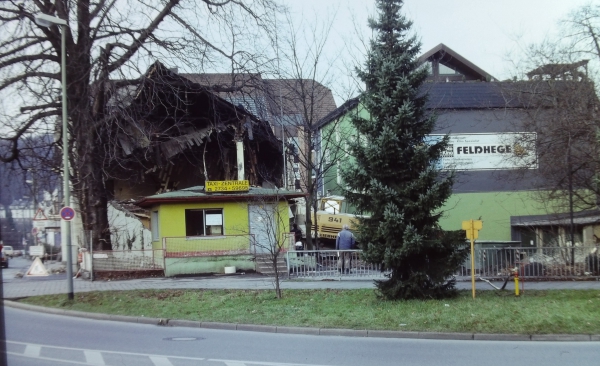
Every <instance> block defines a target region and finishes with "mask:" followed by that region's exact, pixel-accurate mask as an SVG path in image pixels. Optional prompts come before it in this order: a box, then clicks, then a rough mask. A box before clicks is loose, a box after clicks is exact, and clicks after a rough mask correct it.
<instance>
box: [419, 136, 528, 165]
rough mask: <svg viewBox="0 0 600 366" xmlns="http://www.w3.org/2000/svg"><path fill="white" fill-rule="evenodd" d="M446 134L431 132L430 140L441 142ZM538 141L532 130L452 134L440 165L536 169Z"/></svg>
mask: <svg viewBox="0 0 600 366" xmlns="http://www.w3.org/2000/svg"><path fill="white" fill-rule="evenodd" d="M443 137H444V135H429V141H439V140H440V139H442V138H443ZM535 140H536V134H535V133H531V132H519V133H468V134H450V135H449V142H448V148H447V149H446V151H445V152H444V153H443V154H442V158H441V161H440V165H441V166H440V168H441V169H454V170H487V169H536V168H537V154H536V151H535Z"/></svg>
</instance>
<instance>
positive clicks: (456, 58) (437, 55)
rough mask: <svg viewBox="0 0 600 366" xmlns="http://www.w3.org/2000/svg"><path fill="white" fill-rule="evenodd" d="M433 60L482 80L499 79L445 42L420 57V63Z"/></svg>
mask: <svg viewBox="0 0 600 366" xmlns="http://www.w3.org/2000/svg"><path fill="white" fill-rule="evenodd" d="M433 60H437V61H439V62H440V63H441V64H443V65H446V66H448V67H450V68H453V69H455V70H457V71H458V72H460V73H462V74H465V75H468V76H471V77H473V78H475V79H480V80H482V81H491V80H497V79H496V78H495V77H493V76H492V75H490V74H489V73H487V72H485V71H484V70H482V69H481V68H479V67H478V66H477V65H475V64H474V63H472V62H471V61H469V60H467V59H466V58H464V57H463V56H461V55H460V54H459V53H458V52H456V51H454V50H453V49H451V48H450V47H448V46H446V45H445V44H443V43H440V44H439V45H437V46H435V47H434V48H432V49H431V50H429V51H427V52H425V53H424V54H423V55H421V57H419V62H420V63H425V62H426V61H433Z"/></svg>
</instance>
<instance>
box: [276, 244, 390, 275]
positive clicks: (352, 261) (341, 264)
mask: <svg viewBox="0 0 600 366" xmlns="http://www.w3.org/2000/svg"><path fill="white" fill-rule="evenodd" d="M361 252H362V251H361V250H302V251H294V250H290V251H287V252H286V253H284V259H285V261H286V265H287V269H288V274H289V277H290V278H303V277H305V278H306V277H315V278H316V277H320V278H341V277H361V278H373V279H376V278H383V277H384V275H385V274H386V272H383V271H382V270H381V266H380V265H374V264H370V263H367V262H365V261H364V260H362V258H361Z"/></svg>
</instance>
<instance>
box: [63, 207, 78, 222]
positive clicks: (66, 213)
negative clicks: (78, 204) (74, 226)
mask: <svg viewBox="0 0 600 366" xmlns="http://www.w3.org/2000/svg"><path fill="white" fill-rule="evenodd" d="M60 218H61V219H63V220H65V221H71V220H73V218H75V210H74V209H73V207H69V206H65V207H63V208H61V209H60Z"/></svg>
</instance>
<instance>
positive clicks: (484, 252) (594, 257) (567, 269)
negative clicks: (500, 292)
mask: <svg viewBox="0 0 600 366" xmlns="http://www.w3.org/2000/svg"><path fill="white" fill-rule="evenodd" d="M599 254H600V253H598V249H597V247H595V246H586V247H584V246H575V247H519V248H510V247H508V248H478V249H477V250H476V251H475V274H476V275H477V276H478V277H485V278H499V277H506V276H508V275H509V274H510V273H511V272H513V271H515V270H518V271H519V276H521V277H530V278H572V277H573V278H574V277H596V276H600V255H599ZM470 258H471V257H470V256H469V258H468V259H467V261H466V262H465V265H463V266H462V267H461V269H460V270H459V271H458V272H457V273H456V276H457V277H463V276H470V275H471V264H470V263H471V262H470V261H471V259H470Z"/></svg>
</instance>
